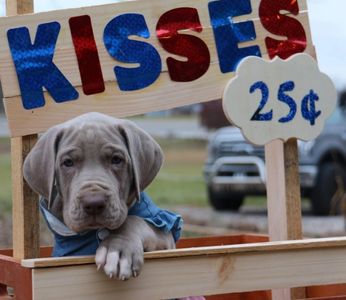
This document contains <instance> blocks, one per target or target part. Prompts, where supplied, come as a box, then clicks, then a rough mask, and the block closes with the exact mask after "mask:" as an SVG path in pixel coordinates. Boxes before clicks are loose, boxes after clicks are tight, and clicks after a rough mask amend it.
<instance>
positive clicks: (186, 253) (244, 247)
mask: <svg viewBox="0 0 346 300" xmlns="http://www.w3.org/2000/svg"><path fill="white" fill-rule="evenodd" d="M345 247H346V237H336V238H321V239H306V240H295V241H275V242H259V243H249V244H240V245H224V246H208V247H192V248H182V249H173V250H164V251H153V252H146V253H145V254H144V258H145V259H146V260H152V259H162V258H163V259H165V258H178V257H190V256H209V255H221V254H249V253H263V252H267V253H269V252H280V251H292V252H299V251H300V250H309V249H310V250H311V249H321V250H323V249H325V250H328V249H330V248H345ZM93 263H94V256H76V257H59V258H57V257H49V258H36V259H24V260H22V266H23V267H27V268H47V267H60V266H75V265H83V264H93Z"/></svg>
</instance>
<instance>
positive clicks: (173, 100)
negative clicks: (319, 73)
mask: <svg viewBox="0 0 346 300" xmlns="http://www.w3.org/2000/svg"><path fill="white" fill-rule="evenodd" d="M308 51H309V53H310V54H311V55H315V52H314V47H313V46H312V45H311V47H309V49H308ZM208 74H209V75H208V76H203V77H201V78H200V79H198V80H196V81H194V82H192V83H190V84H180V83H177V82H171V81H170V79H169V75H168V73H167V72H166V73H162V74H161V76H160V78H159V79H158V80H157V81H156V82H155V83H154V84H153V85H151V86H150V87H148V88H146V89H145V91H137V92H132V93H128V94H127V93H123V92H121V91H119V90H118V89H117V86H116V85H115V84H114V82H108V83H106V90H105V92H104V93H102V94H98V95H93V96H86V95H84V94H83V93H82V88H81V87H78V88H77V91H78V92H79V94H80V97H79V99H78V100H75V101H70V102H67V103H65V104H63V105H62V103H56V102H54V101H53V100H52V99H51V97H50V96H49V95H48V94H46V105H45V106H44V107H43V108H40V109H36V110H24V109H23V107H22V102H21V98H20V97H19V96H16V97H12V98H5V99H4V103H5V106H6V107H5V108H6V114H7V116H8V121H9V128H10V131H11V135H12V136H22V135H27V134H33V133H37V132H43V131H45V130H47V129H48V128H49V127H51V126H53V125H56V124H59V123H62V122H64V121H67V120H69V119H71V118H73V117H76V116H78V115H81V114H83V113H87V112H90V111H98V112H101V113H105V114H108V115H111V116H113V117H117V118H122V117H129V116H133V115H138V114H142V113H145V112H151V111H159V110H164V109H169V108H173V107H178V106H183V105H188V104H193V103H200V102H205V101H208V100H213V99H220V98H221V96H222V93H223V90H224V87H225V86H226V84H227V82H228V81H229V79H231V78H232V76H233V75H232V74H228V76H225V74H221V73H220V71H219V66H218V64H213V65H211V66H210V68H209V71H208Z"/></svg>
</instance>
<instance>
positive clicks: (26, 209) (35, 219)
mask: <svg viewBox="0 0 346 300" xmlns="http://www.w3.org/2000/svg"><path fill="white" fill-rule="evenodd" d="M32 10H33V1H32V0H31V1H28V0H23V1H22V0H17V1H15V0H11V1H7V11H6V13H7V14H15V13H29V12H32ZM36 141H37V135H29V136H25V137H17V138H11V169H12V226H13V256H14V257H15V258H17V259H23V258H33V257H39V247H40V244H39V240H40V230H39V226H40V224H39V220H40V219H39V210H38V195H37V194H35V193H34V192H33V191H32V190H31V189H30V187H29V186H28V185H27V183H26V182H25V181H24V179H23V162H24V159H25V157H26V156H27V154H28V153H29V151H30V150H31V148H32V147H33V146H34V144H35V143H36Z"/></svg>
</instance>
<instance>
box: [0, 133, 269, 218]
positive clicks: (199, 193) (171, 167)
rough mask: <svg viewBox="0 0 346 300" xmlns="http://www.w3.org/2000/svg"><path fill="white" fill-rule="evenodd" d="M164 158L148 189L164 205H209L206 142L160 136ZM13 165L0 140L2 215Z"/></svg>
mask: <svg viewBox="0 0 346 300" xmlns="http://www.w3.org/2000/svg"><path fill="white" fill-rule="evenodd" d="M158 143H159V144H160V146H161V147H162V149H163V151H164V154H165V161H164V164H163V167H162V169H161V170H160V173H159V175H158V176H157V177H156V179H155V180H154V182H153V183H152V184H151V185H150V186H149V187H148V189H147V192H148V193H149V194H150V196H151V197H152V198H153V200H154V201H155V202H156V203H157V204H158V205H160V206H162V207H171V206H177V205H190V206H206V205H208V200H207V194H206V186H205V183H204V179H203V164H204V161H205V159H206V155H207V152H206V142H205V141H200V140H177V139H159V140H158ZM10 172H11V166H10V146H9V140H8V139H5V138H2V139H0V215H1V214H8V213H10V211H11V200H10V199H11V175H10ZM245 204H256V205H259V206H264V205H265V199H264V198H258V197H257V198H256V197H248V198H247V199H246V203H245Z"/></svg>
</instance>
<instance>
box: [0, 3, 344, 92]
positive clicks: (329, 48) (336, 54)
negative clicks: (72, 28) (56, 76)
mask: <svg viewBox="0 0 346 300" xmlns="http://www.w3.org/2000/svg"><path fill="white" fill-rule="evenodd" d="M116 1H117V0H35V11H36V12H40V11H46V10H53V9H61V8H69V7H80V6H88V5H97V4H107V3H114V2H116ZM308 7H309V17H310V26H311V31H312V39H313V42H314V45H315V47H316V52H317V58H318V63H319V66H320V69H321V71H322V72H324V73H326V74H327V75H329V76H330V77H331V78H332V80H333V81H334V83H335V85H336V87H337V88H338V90H341V89H346V1H345V0H308ZM4 13H5V0H0V16H1V15H4Z"/></svg>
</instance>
